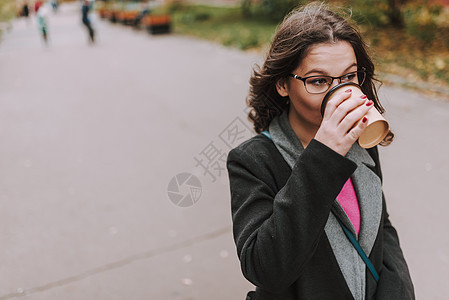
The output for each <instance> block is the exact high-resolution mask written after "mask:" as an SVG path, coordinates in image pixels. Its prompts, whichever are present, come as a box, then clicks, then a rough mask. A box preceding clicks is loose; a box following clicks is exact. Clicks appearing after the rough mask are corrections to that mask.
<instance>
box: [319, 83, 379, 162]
mask: <svg viewBox="0 0 449 300" xmlns="http://www.w3.org/2000/svg"><path fill="white" fill-rule="evenodd" d="M351 95H352V90H351V89H348V90H346V91H345V92H342V93H340V94H337V95H336V96H335V97H333V98H332V99H330V100H329V102H328V103H327V105H326V109H325V111H324V116H323V121H322V122H321V126H320V128H319V129H318V131H317V133H316V135H315V139H316V140H317V141H319V142H321V143H323V144H324V145H326V146H327V147H329V148H331V149H332V150H334V151H335V152H337V153H339V154H340V155H342V156H345V155H346V153H348V151H349V149H351V147H352V145H353V144H354V142H355V141H357V139H358V138H359V137H360V135H361V134H362V132H363V130H365V128H366V125H367V123H368V122H367V121H368V119H367V118H366V116H365V115H366V114H367V113H368V110H370V109H371V108H372V107H373V101H371V100H368V99H367V98H366V96H365V95H362V96H360V97H351Z"/></svg>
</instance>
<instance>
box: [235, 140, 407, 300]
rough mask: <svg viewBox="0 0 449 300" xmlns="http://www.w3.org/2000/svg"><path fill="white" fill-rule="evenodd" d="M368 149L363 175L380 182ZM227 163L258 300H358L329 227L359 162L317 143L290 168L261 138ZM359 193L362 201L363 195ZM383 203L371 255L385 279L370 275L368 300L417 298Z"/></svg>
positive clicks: (242, 253)
mask: <svg viewBox="0 0 449 300" xmlns="http://www.w3.org/2000/svg"><path fill="white" fill-rule="evenodd" d="M368 152H369V154H370V155H369V156H370V157H371V158H370V160H371V162H374V164H367V165H366V168H365V169H366V170H363V172H365V174H364V175H367V174H368V173H371V174H369V176H376V178H378V179H379V182H380V180H381V179H382V174H381V170H380V164H379V159H378V152H377V148H372V149H369V150H368ZM227 166H228V171H229V177H230V187H231V201H232V218H233V229H234V239H235V243H236V246H237V253H238V256H239V258H240V262H241V268H242V272H243V275H244V276H245V277H246V278H247V279H248V280H249V281H250V282H252V283H253V284H254V285H256V287H257V288H256V292H255V293H253V294H252V298H251V299H257V300H260V299H262V300H268V299H269V300H276V299H279V300H297V299H307V300H311V299H319V300H326V299H332V300H338V299H353V296H352V294H351V291H350V289H349V287H348V284H347V282H346V280H345V277H344V276H343V274H342V271H341V269H340V266H339V264H338V262H337V259H336V257H335V254H334V251H333V249H332V246H331V243H330V241H329V239H328V238H327V235H326V233H325V227H326V224H327V222H328V219H329V215H330V211H331V208H332V206H333V205H334V202H335V199H336V196H337V195H338V193H339V192H340V190H341V188H342V187H343V185H344V183H345V182H346V181H347V180H348V178H349V177H350V176H353V175H354V173H355V171H356V170H357V168H358V167H357V166H358V164H357V162H354V161H353V160H351V159H349V158H347V157H342V156H340V155H339V154H337V153H336V152H334V151H333V150H331V149H329V148H328V147H326V146H325V145H323V144H321V143H319V142H318V141H316V140H312V141H311V143H310V144H309V145H308V147H307V148H306V149H305V150H303V152H302V153H301V155H300V156H299V158H298V159H297V161H296V162H295V164H294V167H293V168H290V167H289V165H288V164H287V162H286V161H285V159H284V158H283V156H282V155H281V154H280V153H279V151H278V149H277V148H276V146H275V145H274V144H273V142H272V141H271V140H269V139H268V138H267V137H265V136H263V135H258V136H256V137H254V138H252V139H250V140H249V141H247V142H245V143H243V144H241V145H240V146H239V147H237V148H235V149H233V150H232V151H231V152H230V153H229V156H228V163H227ZM359 169H360V168H359ZM362 175H363V174H362ZM353 178H354V177H353ZM355 188H356V192H357V196H358V198H359V199H360V198H361V197H363V196H362V195H360V193H359V192H360V191H359V189H357V185H356V186H355ZM381 202H382V204H381V212H380V219H379V221H378V223H379V228H378V230H377V236H376V237H375V239H373V240H374V244H373V245H372V248H371V251H370V253H369V258H370V259H371V261H372V263H373V264H374V266H375V268H376V270H377V272H378V273H379V275H380V280H379V282H378V283H376V282H375V280H374V279H373V278H372V276H371V274H370V273H369V271H366V272H365V274H366V275H365V276H366V278H365V283H366V288H365V291H366V292H365V298H366V299H381V300H384V299H392V300H393V299H394V300H401V299H404V300H405V299H407V300H410V299H414V291H413V284H412V281H411V278H410V275H409V271H408V267H407V264H406V262H405V260H404V257H403V254H402V251H401V249H400V245H399V240H398V236H397V233H396V230H395V229H394V228H393V226H392V225H391V223H390V221H389V219H388V214H387V211H386V206H385V200H384V198H383V195H382V200H381ZM361 210H363V208H361ZM362 218H363V213H362ZM362 226H363V223H362ZM362 230H363V229H361V231H362ZM362 246H363V245H362Z"/></svg>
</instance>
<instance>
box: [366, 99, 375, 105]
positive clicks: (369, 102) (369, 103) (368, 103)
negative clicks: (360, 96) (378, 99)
mask: <svg viewBox="0 0 449 300" xmlns="http://www.w3.org/2000/svg"><path fill="white" fill-rule="evenodd" d="M373 103H374V102H373V101H372V100H370V101H368V102H367V103H366V106H371V105H373Z"/></svg>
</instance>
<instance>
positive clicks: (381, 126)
mask: <svg viewBox="0 0 449 300" xmlns="http://www.w3.org/2000/svg"><path fill="white" fill-rule="evenodd" d="M348 88H350V89H352V94H351V98H352V97H360V96H362V95H363V92H362V89H361V87H360V86H359V85H358V84H356V83H353V82H345V83H341V84H339V85H337V86H335V87H333V88H332V89H330V90H329V92H327V94H326V96H324V99H323V102H322V103H321V115H322V116H323V115H324V109H325V108H326V104H327V102H328V101H329V100H330V99H331V98H332V97H333V95H335V93H336V92H339V91H343V89H344V90H346V89H348ZM366 117H367V118H368V124H367V126H366V128H365V130H364V131H363V133H362V135H361V136H360V137H359V140H358V142H359V145H360V146H361V147H363V148H372V147H374V146H376V145H377V144H379V143H380V142H381V141H382V140H383V139H384V138H385V137H386V136H387V134H388V131H389V129H390V126H389V125H388V122H387V120H385V118H384V117H383V116H382V115H381V114H380V112H379V111H378V110H377V109H376V108H375V107H374V108H371V109H370V110H369V111H368V113H367V114H366Z"/></svg>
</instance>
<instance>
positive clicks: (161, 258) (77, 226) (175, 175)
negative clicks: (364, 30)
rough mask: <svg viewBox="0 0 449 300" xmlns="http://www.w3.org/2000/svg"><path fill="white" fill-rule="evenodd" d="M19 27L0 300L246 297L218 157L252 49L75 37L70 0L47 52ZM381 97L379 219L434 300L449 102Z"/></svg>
mask: <svg viewBox="0 0 449 300" xmlns="http://www.w3.org/2000/svg"><path fill="white" fill-rule="evenodd" d="M22 21H23V20H17V21H15V22H13V30H12V31H11V32H9V33H5V34H4V35H3V38H2V41H1V42H0V66H1V68H0V105H1V107H2V109H1V110H0V140H1V141H2V143H0V158H1V159H0V164H1V167H0V206H1V209H0V243H1V244H2V245H3V246H2V248H1V250H0V260H1V261H2V264H1V265H0V277H1V278H2V280H1V281H0V300H3V299H16V298H20V297H24V296H25V298H28V299H33V300H35V299H45V300H52V299H55V300H56V299H64V300H72V299H73V300H79V299H95V300H98V299H99V300H103V299H104V300H115V299H120V300H125V299H133V300H139V299H142V300H144V299H145V300H147V299H158V300H159V299H161V300H168V299H176V300H206V299H218V300H228V299H244V298H245V295H246V292H247V291H248V290H250V289H252V288H253V287H252V285H251V284H250V283H248V282H247V281H246V279H245V278H243V276H242V275H241V271H240V266H239V262H238V258H237V255H236V250H235V246H234V243H233V239H232V229H231V215H230V195H229V186H228V179H227V174H226V171H225V170H224V161H223V159H224V157H225V155H226V153H227V152H228V151H229V149H230V148H232V147H233V146H235V145H236V144H238V143H240V142H241V141H242V140H244V139H246V138H249V136H250V135H251V133H250V131H249V129H248V128H250V126H251V125H250V124H249V123H248V122H247V120H246V110H245V97H246V94H247V91H248V78H249V76H250V73H251V67H252V66H253V64H254V63H256V62H260V60H261V58H260V57H259V56H255V55H253V54H248V53H244V52H240V51H237V50H233V49H227V48H223V47H221V46H218V45H215V44H212V43H209V42H205V41H198V40H194V39H190V38H185V37H179V36H176V35H161V36H151V35H149V34H148V33H146V32H144V31H135V30H133V29H131V28H127V27H124V26H122V25H113V24H110V23H107V22H101V21H100V22H98V23H97V33H98V34H97V36H98V40H97V43H96V44H95V45H89V44H88V41H87V32H86V30H85V28H84V27H83V26H82V24H81V16H80V13H79V6H78V5H62V6H61V11H60V12H59V13H58V14H57V15H53V16H51V19H50V23H49V24H50V27H49V28H50V29H49V37H50V44H49V47H45V46H44V45H43V44H42V42H41V40H40V36H39V33H38V31H37V28H36V26H35V24H34V23H33V24H31V25H30V26H27V25H26V24H25V22H22ZM380 95H381V99H382V101H383V104H384V105H385V107H386V109H387V112H388V114H387V116H386V117H387V119H388V120H389V122H390V124H391V125H392V127H393V130H394V131H395V133H396V141H395V142H394V143H393V145H391V146H390V147H387V148H381V149H380V151H381V153H380V154H381V160H382V163H383V174H384V190H385V194H386V197H387V201H388V209H389V213H390V218H391V221H392V222H393V224H394V225H395V226H396V228H397V229H398V232H399V237H400V241H401V244H402V247H403V250H404V254H405V256H406V258H407V261H408V263H409V267H410V270H411V273H412V277H413V279H414V283H415V288H416V293H417V299H441V300H445V299H448V298H449V287H448V286H447V284H446V279H447V278H449V268H448V265H449V238H448V237H447V235H445V234H444V231H443V230H444V228H447V226H448V225H449V222H448V219H447V217H446V211H447V208H448V204H447V199H446V198H447V197H445V195H446V193H447V187H446V186H447V182H449V173H448V172H447V170H448V162H449V159H448V157H447V155H446V152H445V151H444V149H446V148H448V147H449V139H447V138H446V137H447V128H448V126H449V104H448V103H445V102H437V101H433V100H432V99H429V98H427V97H425V96H422V95H420V94H417V93H414V92H410V91H407V90H403V89H400V88H391V87H383V88H382V90H381V93H380ZM235 132H238V133H243V135H242V134H240V135H236V134H235ZM230 137H232V139H230ZM209 159H210V161H208V160H209ZM184 174H190V175H194V176H195V177H196V178H197V179H198V181H199V183H198V182H196V181H195V180H192V178H194V177H189V176H185V175H184ZM184 179H185V180H184ZM190 191H195V193H192V197H191V198H187V197H184V196H186V195H187V194H190ZM189 201H190V202H189ZM189 203H190V204H189ZM183 206H186V207H183ZM418 220H419V221H418Z"/></svg>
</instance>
